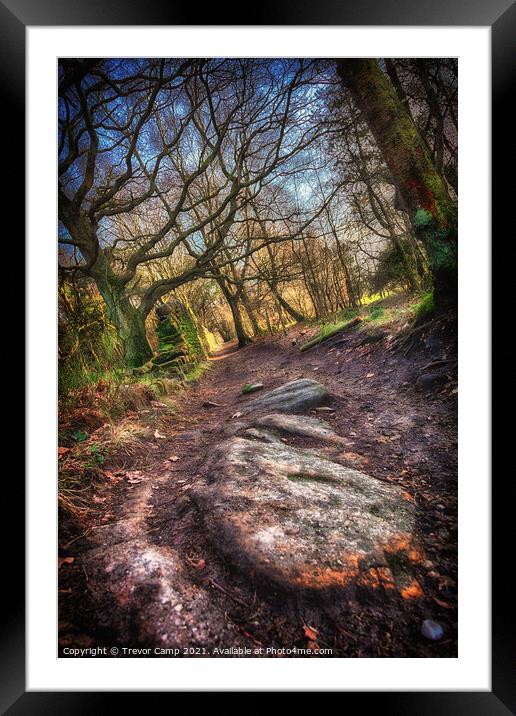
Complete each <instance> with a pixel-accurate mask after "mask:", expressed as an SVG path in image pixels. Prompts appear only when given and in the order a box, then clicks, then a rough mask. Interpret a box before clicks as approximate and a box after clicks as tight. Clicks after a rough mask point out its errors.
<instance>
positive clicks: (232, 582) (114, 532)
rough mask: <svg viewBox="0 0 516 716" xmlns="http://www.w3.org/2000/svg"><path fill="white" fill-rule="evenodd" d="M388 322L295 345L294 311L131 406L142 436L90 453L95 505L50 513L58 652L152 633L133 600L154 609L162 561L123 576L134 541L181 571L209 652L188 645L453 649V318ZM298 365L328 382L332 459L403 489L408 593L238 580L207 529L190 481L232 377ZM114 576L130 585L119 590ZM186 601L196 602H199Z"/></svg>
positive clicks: (231, 406)
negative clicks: (155, 397)
mask: <svg viewBox="0 0 516 716" xmlns="http://www.w3.org/2000/svg"><path fill="white" fill-rule="evenodd" d="M452 323H453V322H452ZM397 328H399V326H398V327H390V328H389V330H388V332H387V334H386V335H384V336H383V338H382V339H381V340H377V341H376V342H364V337H366V336H367V333H365V332H363V331H362V332H361V331H354V332H352V333H351V332H350V334H349V335H348V336H347V337H345V336H344V335H342V336H337V337H335V338H332V339H330V340H328V341H327V342H324V343H322V344H321V345H320V346H318V347H316V348H313V349H311V350H309V351H306V352H304V353H301V352H299V350H298V346H299V344H300V343H302V342H303V341H305V340H307V339H308V338H309V337H311V335H313V334H314V333H315V332H316V331H315V329H314V328H306V327H303V326H297V327H294V328H293V329H291V330H290V331H289V332H288V334H287V335H281V336H276V337H264V338H261V339H258V340H256V341H255V342H254V343H253V344H251V345H250V346H248V347H246V348H244V349H241V350H236V346H235V345H234V344H233V343H231V344H226V345H225V346H224V347H223V349H222V350H221V351H220V352H219V353H218V354H217V355H215V356H213V357H212V360H211V368H210V370H208V371H207V372H206V373H205V374H204V375H203V376H202V377H201V378H200V380H199V381H198V382H196V383H195V384H193V385H192V386H190V387H189V388H188V390H187V393H186V394H185V396H184V399H181V400H178V401H177V402H176V403H175V410H173V411H172V410H170V407H169V406H168V405H167V403H166V401H164V402H163V403H160V402H157V403H155V404H153V406H152V408H151V409H147V410H144V411H141V413H140V414H138V415H137V416H133V420H135V421H138V422H139V423H141V424H143V425H144V426H145V427H146V429H147V433H146V437H145V438H140V439H139V440H138V442H137V448H136V449H133V450H132V451H130V453H126V452H123V451H121V452H120V454H114V455H113V456H111V457H110V458H109V461H108V463H107V464H106V465H105V466H104V468H105V470H106V472H107V474H108V475H110V476H111V478H112V479H105V480H102V481H98V482H97V483H95V484H94V486H93V488H92V490H93V493H92V494H94V496H95V502H96V503H97V506H98V511H97V512H96V514H95V515H94V516H93V517H90V518H89V521H87V522H86V523H85V524H83V526H82V528H81V529H82V532H80V533H78V532H77V525H76V524H73V523H72V522H71V521H69V520H67V519H61V529H60V556H61V558H65V557H73V561H70V560H69V561H68V562H66V561H65V562H62V563H61V565H60V568H59V602H60V609H59V619H60V634H59V648H60V654H61V655H63V648H65V647H78V648H81V647H82V648H84V647H90V646H108V647H112V646H114V645H115V646H116V645H118V646H124V647H135V648H139V647H154V646H159V644H157V643H156V642H155V641H153V639H154V637H153V634H152V631H153V630H152V628H150V629H149V625H148V624H147V625H145V624H144V625H143V626H142V616H141V615H142V614H145V612H147V617H146V619H147V621H148V620H149V619H152V614H153V612H152V608H149V604H150V603H151V602H152V600H153V599H155V598H156V590H158V589H159V581H160V580H165V579H166V578H167V569H166V567H163V568H161V567H159V568H157V569H154V568H153V572H152V575H153V576H152V579H150V580H149V583H148V584H146V583H145V576H144V577H143V578H142V572H141V570H140V572H139V581H138V583H137V588H136V589H134V585H133V587H129V586H128V581H127V580H128V579H129V577H127V575H128V573H129V572H130V571H131V569H132V566H131V565H130V564H128V565H127V569H125V568H124V559H125V560H131V559H133V557H132V556H131V555H134V554H135V551H140V552H141V551H142V550H144V551H145V550H146V554H150V555H151V556H152V555H154V557H149V559H150V560H151V561H152V559H154V558H155V557H156V555H158V556H159V560H161V562H160V564H162V563H163V560H165V561H166V560H167V559H168V557H167V555H170V559H171V561H172V562H173V564H174V574H175V575H176V576H175V577H174V579H176V578H177V579H179V580H181V590H180V591H181V594H182V599H181V603H179V604H177V605H175V607H174V608H175V609H176V611H177V613H178V615H181V614H182V615H187V617H188V620H189V621H190V622H192V623H194V624H195V623H196V622H198V624H199V633H201V635H204V636H203V637H202V639H200V641H199V640H198V641H197V643H196V644H192V646H196V647H197V646H198V645H199V643H201V642H202V641H203V640H204V642H203V643H205V644H206V645H207V647H208V652H206V651H205V652H204V653H203V652H202V650H199V651H198V652H197V653H198V654H199V655H200V656H203V655H205V656H211V654H210V653H209V649H210V648H211V647H215V646H219V647H226V648H229V647H249V648H251V649H252V648H255V647H256V646H263V647H265V648H267V647H277V648H282V647H286V648H288V649H291V648H293V647H298V648H305V647H307V646H310V644H311V643H313V642H314V641H315V639H316V641H317V643H318V644H319V646H320V647H324V648H330V649H332V656H336V657H453V656H456V655H457V376H456V345H455V338H454V332H455V328H454V325H451V326H450V323H449V322H444V323H441V324H439V323H435V324H434V325H432V327H430V328H428V330H426V331H422V332H421V335H420V336H419V340H418V344H417V345H416V346H414V347H413V348H412V349H411V350H409V351H408V352H407V351H406V350H405V349H402V350H394V349H393V344H394V341H393V339H392V334H393V332H395V331H396V329H397ZM339 342H340V344H339ZM409 348H410V347H409ZM302 377H307V378H313V379H315V380H317V381H319V382H321V383H323V384H324V385H325V386H326V388H327V389H328V391H329V392H330V394H331V401H330V403H329V405H330V406H331V407H332V408H333V409H334V412H333V413H330V412H328V413H324V415H322V416H321V417H323V418H324V420H326V421H327V422H329V423H330V424H331V426H332V428H333V429H334V430H335V431H336V432H337V433H338V434H339V435H342V436H345V437H346V438H347V439H349V441H350V447H349V448H346V452H344V453H342V455H341V457H340V460H341V462H342V464H344V465H348V466H349V467H353V468H355V469H358V470H360V471H362V472H365V473H367V474H368V475H371V476H373V477H377V478H381V479H382V480H386V481H389V482H393V483H396V484H398V485H400V486H401V487H402V488H403V489H404V490H405V491H406V492H408V493H409V494H410V495H411V496H412V498H413V500H414V504H415V508H416V528H415V529H416V532H417V538H418V540H419V541H420V543H421V544H422V546H423V548H424V552H425V561H423V562H422V563H421V564H419V565H417V567H416V577H417V580H418V582H419V584H420V586H421V588H422V591H423V594H422V596H421V597H420V598H418V599H410V600H405V599H402V598H400V597H399V598H388V599H387V598H382V597H381V595H376V594H371V595H367V594H365V593H364V595H363V597H361V598H360V599H356V598H354V599H352V600H345V599H343V600H342V602H341V603H338V604H335V603H334V604H332V605H330V606H328V605H324V604H320V603H318V602H317V599H314V598H312V599H310V598H307V597H299V599H296V598H292V597H288V598H286V597H285V595H282V594H281V593H280V592H275V591H274V590H273V589H271V588H270V587H269V588H263V589H262V588H260V587H259V585H258V586H257V585H256V584H251V583H250V582H249V581H248V580H247V579H246V578H245V577H244V576H242V575H241V574H239V573H237V572H235V571H233V570H232V569H231V568H230V566H229V565H227V564H226V563H225V562H224V561H223V559H222V558H221V557H220V556H219V555H218V554H217V553H216V552H215V551H214V549H213V547H212V546H211V544H210V543H209V542H208V541H207V539H206V536H205V534H204V532H203V528H202V522H201V520H200V516H199V514H198V511H197V508H196V507H195V505H194V503H193V501H192V500H190V498H189V492H190V490H191V488H192V486H193V485H194V484H195V483H196V481H197V480H198V479H199V476H200V475H201V474H202V471H203V467H204V464H205V462H206V459H207V456H209V454H210V450H211V448H212V447H213V446H214V445H216V444H218V443H220V440H221V439H222V437H223V436H224V434H225V432H226V430H227V429H229V426H231V422H232V416H233V415H234V414H235V413H237V412H239V409H240V408H241V406H242V405H244V404H245V403H246V402H248V401H249V400H250V399H251V398H252V397H254V396H247V395H242V392H241V391H242V386H243V385H244V384H246V383H250V382H253V381H262V382H263V383H264V384H265V390H268V389H271V388H275V387H276V386H279V385H281V384H283V383H285V382H287V381H290V380H294V379H296V378H302ZM208 401H210V402H212V403H215V404H216V405H207V402H208ZM310 414H311V413H310ZM128 476H129V477H128ZM129 545H131V548H129ZM125 547H127V549H125ZM111 549H112V550H119V551H120V550H121V551H122V556H121V557H120V558H119V559H118V562H117V568H116V569H115V573H113V574H111V576H108V577H106V580H107V581H103V579H104V577H103V576H102V569H101V568H100V567H99V570H98V571H97V570H95V569H93V570H92V568H91V566H90V565H92V564H95V563H96V559H95V555H96V554H97V553H98V554H100V553H102V554H103V555H106V554H109V552H110V550H111ZM124 551H125V556H124ZM99 564H103V562H102V559H100V560H99ZM146 568H147V567H146ZM117 569H118V570H119V573H118V574H117V573H116V570H117ZM129 581H130V580H129ZM117 584H119V587H117ZM117 589H119V590H120V593H117ZM124 589H126V590H129V591H131V594H130V595H129V594H128V593H126V594H122V592H123V590H124ZM188 595H190V597H191V599H189V596H188ZM197 605H202V607H199V609H200V611H199V613H197V611H196V610H197V608H198V607H197ZM181 618H183V617H181ZM424 619H433V620H435V621H437V622H439V624H441V625H442V627H443V629H444V637H443V638H442V639H441V640H440V641H435V642H434V641H428V640H427V639H425V638H424V637H423V636H422V635H421V632H420V629H421V622H422V621H423V620H424ZM144 621H145V619H144ZM151 627H152V625H151ZM169 641H170V639H169ZM181 643H182V646H188V643H187V642H185V641H183V642H181ZM151 655H152V656H156V654H151ZM254 655H255V654H253V656H254Z"/></svg>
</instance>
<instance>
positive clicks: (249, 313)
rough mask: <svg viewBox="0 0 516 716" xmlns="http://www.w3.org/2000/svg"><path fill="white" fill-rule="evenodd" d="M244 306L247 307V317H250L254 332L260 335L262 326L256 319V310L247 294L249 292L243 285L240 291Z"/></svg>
mask: <svg viewBox="0 0 516 716" xmlns="http://www.w3.org/2000/svg"><path fill="white" fill-rule="evenodd" d="M240 297H241V301H242V306H243V307H244V309H245V312H246V313H247V317H248V318H249V323H250V324H251V327H252V329H253V334H254V335H255V336H259V335H261V333H262V329H261V328H260V325H259V323H258V321H257V319H256V316H255V315H254V311H253V309H252V307H251V302H250V301H249V296H248V295H247V292H246V290H245V288H243V287H242V291H241V293H240Z"/></svg>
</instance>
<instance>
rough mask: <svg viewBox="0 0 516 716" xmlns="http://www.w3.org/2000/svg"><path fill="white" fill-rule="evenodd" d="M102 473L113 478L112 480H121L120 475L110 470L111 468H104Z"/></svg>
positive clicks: (108, 477) (110, 478) (109, 478)
mask: <svg viewBox="0 0 516 716" xmlns="http://www.w3.org/2000/svg"><path fill="white" fill-rule="evenodd" d="M102 474H103V475H104V477H107V479H108V480H111V481H112V482H119V481H120V480H121V478H120V477H118V476H117V475H115V474H114V473H113V472H110V470H103V471H102Z"/></svg>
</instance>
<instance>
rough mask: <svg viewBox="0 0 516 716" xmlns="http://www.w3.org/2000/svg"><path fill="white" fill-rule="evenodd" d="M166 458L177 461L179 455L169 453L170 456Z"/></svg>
mask: <svg viewBox="0 0 516 716" xmlns="http://www.w3.org/2000/svg"><path fill="white" fill-rule="evenodd" d="M167 460H169V461H170V462H177V461H178V460H179V455H171V456H170V457H167Z"/></svg>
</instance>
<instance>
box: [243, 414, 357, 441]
mask: <svg viewBox="0 0 516 716" xmlns="http://www.w3.org/2000/svg"><path fill="white" fill-rule="evenodd" d="M254 424H255V426H257V427H259V428H266V429H267V430H271V431H272V432H277V433H279V434H281V435H289V436H290V435H297V436H301V437H306V438H312V439H314V440H322V441H324V442H332V443H346V442H347V441H346V440H344V438H342V437H341V436H340V435H337V433H336V432H335V431H334V430H333V429H332V427H331V426H330V425H328V423H327V422H325V421H324V420H319V418H312V417H309V416H307V415H289V414H285V413H270V414H268V415H264V416H263V417H261V418H257V419H256V420H255V423H254Z"/></svg>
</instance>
